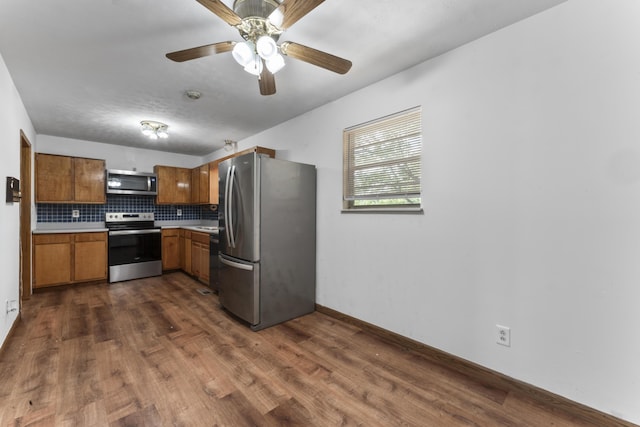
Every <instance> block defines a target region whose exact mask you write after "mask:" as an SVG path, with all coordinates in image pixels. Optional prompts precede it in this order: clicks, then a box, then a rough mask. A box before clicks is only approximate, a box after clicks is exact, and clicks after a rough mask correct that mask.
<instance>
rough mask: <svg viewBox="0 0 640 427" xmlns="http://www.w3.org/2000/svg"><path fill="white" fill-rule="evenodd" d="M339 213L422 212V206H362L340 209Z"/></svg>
mask: <svg viewBox="0 0 640 427" xmlns="http://www.w3.org/2000/svg"><path fill="white" fill-rule="evenodd" d="M340 213H346V214H352V213H357V214H423V213H424V210H423V209H422V208H364V209H342V210H341V211H340Z"/></svg>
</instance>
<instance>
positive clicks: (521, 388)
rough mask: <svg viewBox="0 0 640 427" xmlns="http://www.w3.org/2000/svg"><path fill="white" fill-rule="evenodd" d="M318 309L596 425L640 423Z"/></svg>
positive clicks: (321, 309)
mask: <svg viewBox="0 0 640 427" xmlns="http://www.w3.org/2000/svg"><path fill="white" fill-rule="evenodd" d="M316 310H317V311H318V312H320V313H323V314H326V315H328V316H330V317H333V318H335V319H338V320H341V321H343V322H345V323H349V324H351V325H354V326H357V327H358V328H360V329H362V330H363V331H366V332H368V333H371V334H373V335H376V336H378V337H380V338H382V339H384V340H386V341H388V342H392V343H394V344H397V345H399V346H401V347H403V348H407V349H411V350H414V351H417V352H419V353H420V354H421V355H422V356H424V357H426V358H428V359H429V360H432V361H434V362H436V363H441V364H444V365H446V366H447V367H448V368H450V369H453V370H455V371H457V372H460V373H462V374H464V375H467V376H469V377H470V378H474V379H475V380H477V381H479V382H481V383H483V384H487V385H489V386H492V387H496V388H501V389H505V390H507V391H509V392H513V393H519V394H521V395H524V396H526V397H528V398H529V399H531V400H533V401H535V402H538V403H540V404H542V405H544V406H546V407H551V408H553V409H554V410H557V411H559V412H563V413H566V414H568V415H570V416H573V417H576V418H579V419H582V420H584V421H587V422H589V423H592V424H594V425H603V426H604V425H606V426H620V427H638V426H637V425H636V424H633V423H630V422H628V421H624V420H621V419H619V418H616V417H614V416H612V415H609V414H606V413H604V412H600V411H598V410H596V409H593V408H591V407H589V406H586V405H583V404H581V403H578V402H574V401H572V400H569V399H567V398H565V397H562V396H559V395H557V394H554V393H551V392H549V391H546V390H543V389H541V388H538V387H536V386H533V385H531V384H527V383H525V382H522V381H520V380H516V379H515V378H511V377H508V376H506V375H504V374H501V373H499V372H496V371H493V370H491V369H488V368H485V367H483V366H480V365H478V364H476V363H473V362H470V361H468V360H465V359H462V358H460V357H458V356H454V355H452V354H449V353H446V352H444V351H442V350H438V349H437V348H434V347H430V346H428V345H426V344H423V343H421V342H418V341H415V340H412V339H410V338H407V337H404V336H402V335H399V334H396V333H395V332H391V331H388V330H386V329H383V328H380V327H378V326H375V325H372V324H371V323H367V322H365V321H363V320H360V319H357V318H355V317H351V316H349V315H346V314H344V313H341V312H339V311H336V310H333V309H331V308H328V307H324V306H322V305H319V304H316Z"/></svg>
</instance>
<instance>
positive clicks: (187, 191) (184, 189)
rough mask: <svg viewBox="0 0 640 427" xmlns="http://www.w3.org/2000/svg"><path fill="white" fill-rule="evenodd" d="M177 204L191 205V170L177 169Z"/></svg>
mask: <svg viewBox="0 0 640 427" xmlns="http://www.w3.org/2000/svg"><path fill="white" fill-rule="evenodd" d="M175 182H176V189H177V196H178V197H177V199H176V203H179V204H189V203H191V169H186V168H176V181H175Z"/></svg>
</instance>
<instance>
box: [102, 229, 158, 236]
mask: <svg viewBox="0 0 640 427" xmlns="http://www.w3.org/2000/svg"><path fill="white" fill-rule="evenodd" d="M161 232H162V230H160V229H158V228H154V229H152V230H118V231H110V232H109V236H128V235H130V234H157V233H161Z"/></svg>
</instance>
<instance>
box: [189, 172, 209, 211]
mask: <svg viewBox="0 0 640 427" xmlns="http://www.w3.org/2000/svg"><path fill="white" fill-rule="evenodd" d="M191 203H193V204H200V205H208V204H210V202H209V164H206V165H202V166H198V167H197V168H193V169H191Z"/></svg>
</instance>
